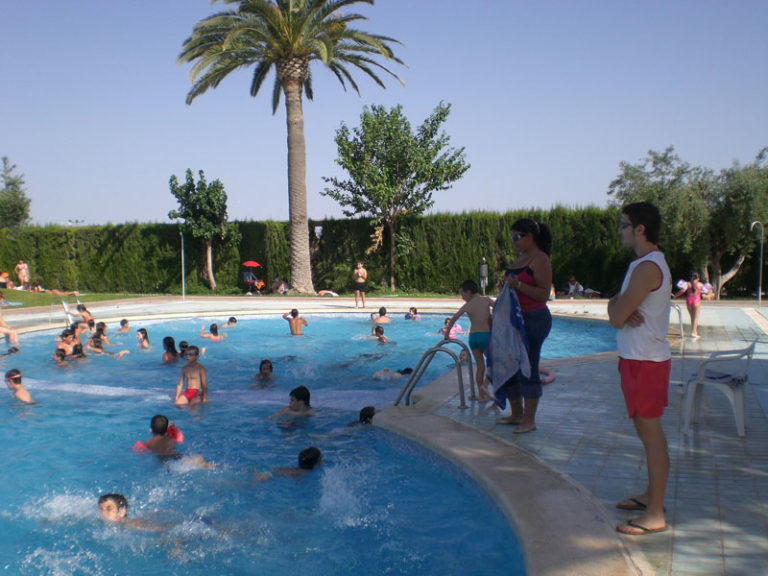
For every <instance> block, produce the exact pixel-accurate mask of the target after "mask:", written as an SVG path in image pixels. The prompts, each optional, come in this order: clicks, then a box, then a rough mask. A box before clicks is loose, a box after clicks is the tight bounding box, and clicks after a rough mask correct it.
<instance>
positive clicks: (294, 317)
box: [283, 308, 309, 336]
mask: <svg viewBox="0 0 768 576" xmlns="http://www.w3.org/2000/svg"><path fill="white" fill-rule="evenodd" d="M283 320H287V321H288V325H289V326H290V327H291V336H301V327H302V326H309V322H307V321H306V320H305V319H304V318H302V317H301V316H299V311H298V310H296V308H294V309H293V310H291V311H290V312H287V313H285V314H283Z"/></svg>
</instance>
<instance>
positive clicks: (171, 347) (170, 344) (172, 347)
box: [163, 336, 179, 356]
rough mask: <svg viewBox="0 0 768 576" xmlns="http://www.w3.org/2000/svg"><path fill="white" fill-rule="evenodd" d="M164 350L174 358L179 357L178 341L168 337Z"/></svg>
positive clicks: (165, 340)
mask: <svg viewBox="0 0 768 576" xmlns="http://www.w3.org/2000/svg"><path fill="white" fill-rule="evenodd" d="M163 350H165V351H166V352H168V353H170V354H173V355H174V356H178V355H179V351H178V350H176V340H174V339H173V336H166V337H165V338H163Z"/></svg>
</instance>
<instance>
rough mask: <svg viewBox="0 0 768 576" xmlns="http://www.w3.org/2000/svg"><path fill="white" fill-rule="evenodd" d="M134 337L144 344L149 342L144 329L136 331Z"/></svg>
mask: <svg viewBox="0 0 768 576" xmlns="http://www.w3.org/2000/svg"><path fill="white" fill-rule="evenodd" d="M136 335H137V336H138V337H139V340H144V341H145V342H149V334H148V333H147V329H146V328H139V329H138V330H136Z"/></svg>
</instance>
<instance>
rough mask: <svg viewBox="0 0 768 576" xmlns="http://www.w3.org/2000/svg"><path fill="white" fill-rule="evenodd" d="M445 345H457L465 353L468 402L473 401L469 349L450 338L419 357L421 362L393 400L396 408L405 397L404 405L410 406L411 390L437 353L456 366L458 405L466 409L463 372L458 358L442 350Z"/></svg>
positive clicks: (452, 352)
mask: <svg viewBox="0 0 768 576" xmlns="http://www.w3.org/2000/svg"><path fill="white" fill-rule="evenodd" d="M446 344H458V345H459V346H461V348H463V349H464V351H466V353H467V356H468V357H469V361H468V364H469V390H470V397H469V399H470V400H475V399H476V397H475V377H474V374H473V371H472V353H471V352H470V351H469V348H468V347H467V345H466V344H464V342H462V341H461V340H457V339H456V338H450V339H448V340H446V339H443V340H440V342H439V343H438V344H437V345H436V346H433V347H432V348H430V349H429V350H427V351H426V352H424V354H422V356H421V360H419V362H418V364H416V368H414V370H413V372H411V375H410V376H409V377H408V381H407V382H406V383H405V386H403V389H402V390H401V391H400V394H399V395H398V397H397V400H395V406H398V405H399V404H400V401H401V400H402V399H403V397H405V405H406V406H410V405H411V392H413V389H414V388H415V387H416V384H418V383H419V380H420V379H421V377H422V375H423V374H424V371H425V370H426V369H427V368H428V367H429V364H430V362H432V359H433V358H434V357H435V354H437V353H438V352H445V353H446V354H448V355H449V356H450V357H451V358H453V362H454V364H455V365H456V375H457V376H458V379H459V398H460V399H461V403H460V404H459V408H468V406H467V403H466V402H465V400H464V376H463V371H462V367H461V360H460V359H459V356H458V355H457V354H456V353H455V352H454V351H453V350H448V348H443V346H445V345H446Z"/></svg>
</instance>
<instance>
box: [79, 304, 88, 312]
mask: <svg viewBox="0 0 768 576" xmlns="http://www.w3.org/2000/svg"><path fill="white" fill-rule="evenodd" d="M85 310H87V308H86V307H85V304H78V305H77V311H78V312H85Z"/></svg>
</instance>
